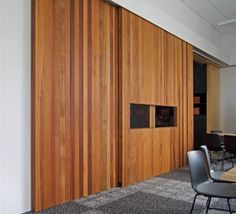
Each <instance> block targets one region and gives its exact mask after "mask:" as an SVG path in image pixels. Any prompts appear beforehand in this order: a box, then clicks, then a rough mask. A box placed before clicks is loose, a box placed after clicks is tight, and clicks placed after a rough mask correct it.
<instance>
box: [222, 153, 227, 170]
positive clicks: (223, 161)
mask: <svg viewBox="0 0 236 214" xmlns="http://www.w3.org/2000/svg"><path fill="white" fill-rule="evenodd" d="M225 156H226V152H225V151H223V159H222V163H221V171H225Z"/></svg>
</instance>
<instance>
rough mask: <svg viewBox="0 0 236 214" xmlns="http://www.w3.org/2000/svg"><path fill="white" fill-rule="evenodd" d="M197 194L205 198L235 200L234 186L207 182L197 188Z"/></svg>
mask: <svg viewBox="0 0 236 214" xmlns="http://www.w3.org/2000/svg"><path fill="white" fill-rule="evenodd" d="M197 192H198V193H199V194H201V195H204V196H206V197H216V198H236V184H232V183H231V184H230V183H212V182H208V181H207V182H204V183H201V184H199V185H198V186H197Z"/></svg>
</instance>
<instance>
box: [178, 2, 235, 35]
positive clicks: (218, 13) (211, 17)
mask: <svg viewBox="0 0 236 214" xmlns="http://www.w3.org/2000/svg"><path fill="white" fill-rule="evenodd" d="M181 1H182V2H183V3H184V4H185V5H186V6H187V7H189V8H190V9H191V10H193V11H194V12H195V13H196V14H198V15H199V16H200V17H201V18H202V19H204V20H205V21H206V22H208V23H209V24H210V25H211V26H212V27H213V28H215V29H216V30H217V31H218V32H219V33H221V34H228V33H234V32H236V23H235V24H227V25H222V26H217V23H219V22H223V21H226V20H229V19H235V18H236V0H181Z"/></svg>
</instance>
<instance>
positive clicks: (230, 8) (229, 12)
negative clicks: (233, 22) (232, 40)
mask: <svg viewBox="0 0 236 214" xmlns="http://www.w3.org/2000/svg"><path fill="white" fill-rule="evenodd" d="M216 8H217V9H218V11H219V12H220V13H222V14H223V15H224V16H225V17H226V18H227V19H234V18H236V1H234V2H231V3H228V4H223V5H217V6H216Z"/></svg>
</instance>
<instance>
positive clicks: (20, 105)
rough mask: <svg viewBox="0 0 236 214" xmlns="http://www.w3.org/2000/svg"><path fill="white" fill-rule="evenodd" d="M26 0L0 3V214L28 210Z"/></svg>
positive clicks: (29, 197)
mask: <svg viewBox="0 0 236 214" xmlns="http://www.w3.org/2000/svg"><path fill="white" fill-rule="evenodd" d="M30 2H31V1H30V0H0V213H3V214H11V213H12V214H16V213H22V212H25V211H29V210H30V209H31V188H30V187H31V183H30V182H31V179H30V173H31V166H30V165H31V163H30V73H31V72H30V70H31V69H30V34H31V33H30V17H31V12H30V11H31V8H30V7H31V5H30Z"/></svg>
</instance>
